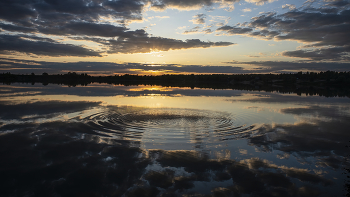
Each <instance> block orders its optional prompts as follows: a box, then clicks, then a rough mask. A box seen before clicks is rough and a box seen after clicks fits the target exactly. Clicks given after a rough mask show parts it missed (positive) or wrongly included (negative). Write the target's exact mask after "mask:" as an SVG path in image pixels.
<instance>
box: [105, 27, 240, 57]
mask: <svg viewBox="0 0 350 197" xmlns="http://www.w3.org/2000/svg"><path fill="white" fill-rule="evenodd" d="M139 33H140V34H139V35H137V36H133V37H129V38H128V39H126V40H125V39H117V40H108V44H106V45H108V46H109V51H108V53H148V52H151V51H169V50H179V49H190V48H208V47H223V46H230V45H233V44H234V43H232V42H210V41H208V42H204V41H201V40H199V39H188V40H185V41H182V40H177V39H172V38H162V37H149V36H148V35H147V34H146V33H145V32H142V30H140V32H139Z"/></svg>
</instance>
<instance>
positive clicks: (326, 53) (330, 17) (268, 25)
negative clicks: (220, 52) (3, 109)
mask: <svg viewBox="0 0 350 197" xmlns="http://www.w3.org/2000/svg"><path fill="white" fill-rule="evenodd" d="M328 2H332V3H330V4H329V5H333V7H329V8H328V7H327V8H324V7H320V8H312V7H307V8H303V9H292V10H290V11H288V12H286V13H284V14H281V15H277V14H276V13H272V12H270V13H263V14H262V15H260V16H257V17H253V18H252V20H251V21H250V22H249V23H247V24H246V25H245V26H242V25H240V24H238V25H236V26H227V25H226V26H222V27H220V28H218V29H217V31H223V32H226V33H228V34H230V35H237V34H240V35H246V36H249V37H255V38H258V39H265V40H271V39H275V40H292V41H298V42H303V43H307V45H305V48H310V49H305V50H296V51H288V52H284V53H283V55H284V56H287V57H298V58H306V59H310V60H317V61H321V60H328V61H329V60H335V61H348V60H349V55H350V53H349V52H350V51H349V48H350V37H349V36H348V35H349V34H350V10H349V9H347V8H343V7H336V6H335V4H334V3H339V2H343V1H336V2H335V1H328ZM289 8H291V6H290V5H289Z"/></svg>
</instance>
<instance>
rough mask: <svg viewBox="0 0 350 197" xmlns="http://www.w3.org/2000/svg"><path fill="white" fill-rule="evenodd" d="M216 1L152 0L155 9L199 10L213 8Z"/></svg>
mask: <svg viewBox="0 0 350 197" xmlns="http://www.w3.org/2000/svg"><path fill="white" fill-rule="evenodd" d="M215 2H216V0H195V1H188V0H151V6H152V8H155V9H167V8H175V9H187V10H191V9H199V8H201V7H204V6H211V5H212V4H213V3H215Z"/></svg>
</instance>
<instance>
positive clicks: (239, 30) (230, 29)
mask: <svg viewBox="0 0 350 197" xmlns="http://www.w3.org/2000/svg"><path fill="white" fill-rule="evenodd" d="M217 31H226V32H227V33H229V34H232V35H235V34H246V33H249V32H252V31H253V29H252V28H248V27H246V28H241V27H232V26H228V25H225V26H222V27H219V28H218V29H217Z"/></svg>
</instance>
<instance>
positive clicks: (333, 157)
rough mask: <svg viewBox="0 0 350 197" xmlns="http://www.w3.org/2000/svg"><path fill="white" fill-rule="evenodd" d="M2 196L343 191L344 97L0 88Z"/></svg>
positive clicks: (347, 107) (349, 110) (349, 112)
mask: <svg viewBox="0 0 350 197" xmlns="http://www.w3.org/2000/svg"><path fill="white" fill-rule="evenodd" d="M0 109H1V110H0V158H1V162H0V172H1V176H0V185H1V186H0V196H344V195H346V194H347V193H348V191H347V188H348V187H347V186H346V184H348V181H349V178H347V174H346V170H345V169H348V168H349V166H350V163H349V159H348V155H349V152H350V151H349V150H350V149H349V147H347V146H349V145H350V142H349V141H350V129H349V128H350V99H349V98H348V97H324V96H317V95H314V96H309V95H306V94H301V95H297V94H294V93H290V94H282V93H278V92H265V91H245V90H232V89H223V90H220V89H216V90H214V89H199V88H179V87H162V86H146V85H139V86H121V85H108V84H98V83H94V84H90V85H88V86H77V87H68V86H65V85H55V84H49V85H46V86H43V85H41V84H34V85H31V84H21V83H15V84H12V85H0Z"/></svg>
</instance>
